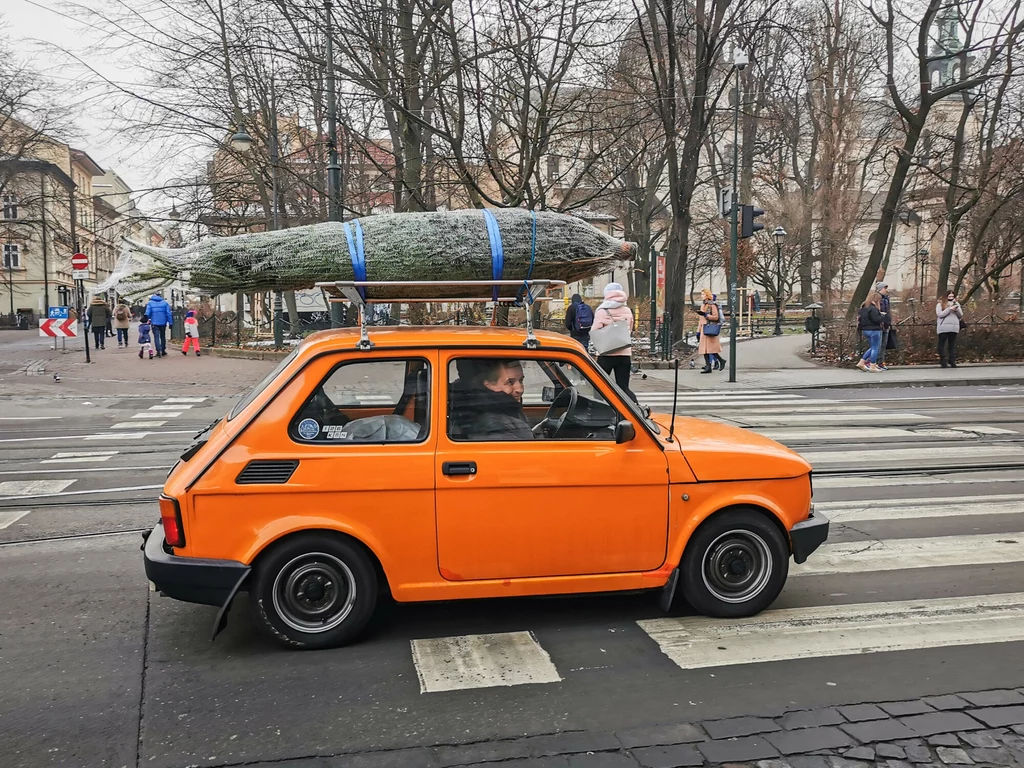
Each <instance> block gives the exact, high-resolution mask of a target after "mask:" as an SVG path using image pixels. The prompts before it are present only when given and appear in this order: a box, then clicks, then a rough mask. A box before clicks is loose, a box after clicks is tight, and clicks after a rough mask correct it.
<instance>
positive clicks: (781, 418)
mask: <svg viewBox="0 0 1024 768" xmlns="http://www.w3.org/2000/svg"><path fill="white" fill-rule="evenodd" d="M729 415H730V416H731V417H732V418H733V419H737V420H746V421H750V422H754V423H756V424H757V426H759V427H787V426H789V425H791V424H794V423H796V424H804V425H809V426H816V425H826V424H840V425H843V426H855V425H860V424H869V425H873V426H874V425H879V424H884V425H885V426H887V427H892V426H898V425H900V424H923V423H925V422H928V421H932V417H931V416H922V415H920V414H917V413H882V412H880V411H872V412H871V413H807V412H795V413H791V414H787V415H780V414H751V413H747V412H744V413H734V414H729ZM844 422H845V424H844Z"/></svg>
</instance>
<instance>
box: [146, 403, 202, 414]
mask: <svg viewBox="0 0 1024 768" xmlns="http://www.w3.org/2000/svg"><path fill="white" fill-rule="evenodd" d="M191 407H192V406H191V405H152V406H150V407H149V410H151V411H183V410H185V411H187V410H188V409H189V408H191ZM160 415H161V416H162V415H163V414H160Z"/></svg>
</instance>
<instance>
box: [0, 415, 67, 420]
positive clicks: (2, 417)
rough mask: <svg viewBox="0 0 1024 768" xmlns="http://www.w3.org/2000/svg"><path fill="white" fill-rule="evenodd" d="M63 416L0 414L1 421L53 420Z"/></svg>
mask: <svg viewBox="0 0 1024 768" xmlns="http://www.w3.org/2000/svg"><path fill="white" fill-rule="evenodd" d="M60 418H62V417H61V416H0V421H52V420H53V419H60Z"/></svg>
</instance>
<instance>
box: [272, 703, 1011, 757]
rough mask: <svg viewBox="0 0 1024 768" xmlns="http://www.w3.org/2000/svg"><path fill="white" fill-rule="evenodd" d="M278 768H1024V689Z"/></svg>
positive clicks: (390, 753)
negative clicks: (453, 767)
mask: <svg viewBox="0 0 1024 768" xmlns="http://www.w3.org/2000/svg"><path fill="white" fill-rule="evenodd" d="M252 765H255V766H267V768H269V766H271V765H272V766H275V768H277V767H279V768H445V767H446V766H465V767H466V768H483V767H484V766H493V767H494V768H498V767H499V766H500V768H684V767H685V768H697V767H698V766H719V765H720V766H730V768H741V767H743V768H872V767H874V766H877V767H878V768H938V767H940V766H941V767H942V768H955V767H956V766H966V765H977V766H1024V689H1020V690H995V691H978V692H973V693H961V694H959V695H945V696H932V697H926V698H923V699H915V700H912V701H892V702H882V703H878V704H854V705H851V706H837V707H827V708H824V709H812V710H793V711H788V712H785V713H784V714H782V715H780V716H778V717H774V718H770V717H734V718H729V719H726V720H707V721H703V722H697V723H677V724H674V725H661V726H653V727H643V728H630V729H626V730H622V731H615V732H602V731H590V732H572V733H557V734H552V735H546V736H531V737H529V738H523V739H514V740H503V741H488V742H479V743H475V744H459V745H444V746H436V747H432V748H428V747H423V748H417V749H405V750H395V751H386V752H362V753H359V754H352V755H337V756H332V757H311V758H302V759H298V760H284V761H275V762H273V763H254V764H252Z"/></svg>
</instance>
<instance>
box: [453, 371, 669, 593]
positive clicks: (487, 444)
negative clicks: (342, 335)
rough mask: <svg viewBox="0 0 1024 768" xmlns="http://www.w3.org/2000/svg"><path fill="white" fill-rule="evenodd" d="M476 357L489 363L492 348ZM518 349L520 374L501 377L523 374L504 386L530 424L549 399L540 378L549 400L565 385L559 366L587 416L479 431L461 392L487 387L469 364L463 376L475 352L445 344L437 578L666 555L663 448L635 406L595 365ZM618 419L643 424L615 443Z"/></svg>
mask: <svg viewBox="0 0 1024 768" xmlns="http://www.w3.org/2000/svg"><path fill="white" fill-rule="evenodd" d="M477 359H482V360H486V361H489V362H493V361H494V359H495V356H494V355H491V356H489V357H486V356H485V357H479V358H477ZM519 360H520V362H521V364H522V376H519V377H517V376H515V375H512V376H506V377H505V378H506V382H505V383H506V384H507V381H510V380H512V379H516V378H519V379H520V381H518V382H516V383H514V384H512V385H511V386H510V387H508V388H509V389H510V390H511V396H513V397H517V398H518V397H520V396H521V397H522V406H523V415H525V417H526V418H527V420H528V422H529V427H535V426H536V424H537V423H538V422H539V421H540V420H541V418H542V417H543V415H544V413H545V412H547V411H548V409H549V408H551V407H552V403H550V402H545V397H544V388H545V387H547V388H548V395H549V397H547V398H546V399H547V400H550V399H551V398H550V394H552V393H558V394H556V397H558V396H559V395H560V394H561V391H564V390H565V387H564V386H562V385H561V384H560V382H559V381H558V377H559V376H561V377H563V378H566V379H571V380H572V381H573V382H574V385H575V389H576V390H577V393H578V396H579V397H578V400H579V401H585V402H586V403H587V414H586V417H584V416H582V415H581V413H582V409H578V413H577V414H576V417H577V419H578V420H580V421H582V422H586V423H585V424H584V425H583V426H582V427H581V428H580V429H575V430H563V431H562V433H561V434H556V435H548V436H545V437H537V438H532V437H530V436H528V435H529V433H530V429H529V428H527V429H526V430H523V429H520V428H518V427H517V426H516V425H515V424H513V423H509V424H504V425H503V427H502V429H499V430H498V431H492V432H490V433H489V434H488V435H486V436H484V437H481V434H480V433H479V432H477V433H475V434H474V433H473V428H472V427H471V426H469V425H470V422H472V418H470V416H472V413H471V414H470V416H464V415H462V414H461V413H460V410H459V409H460V406H459V401H460V399H462V400H463V401H468V402H472V401H473V398H472V396H471V395H472V393H473V392H476V391H478V390H479V388H480V386H481V382H480V381H479V380H478V379H476V378H474V377H473V376H472V375H470V376H460V375H459V374H460V372H461V373H465V372H466V369H467V365H466V363H471V362H473V361H472V360H469V359H468V358H467V356H466V354H465V353H462V354H461V356H460V354H459V353H454V352H453V353H451V354H448V355H444V354H442V356H441V360H440V364H439V372H440V373H441V377H442V379H443V380H445V381H446V383H447V387H445V392H444V398H445V407H444V410H443V412H442V413H441V415H440V417H439V421H440V422H441V424H440V425H439V426H440V428H439V429H438V430H437V431H438V433H439V434H438V443H437V456H436V460H435V483H436V488H437V490H436V516H437V545H438V566H439V568H440V572H441V575H442V577H443V578H445V579H447V580H450V581H466V580H476V579H514V578H530V577H542V576H569V575H581V574H605V573H627V572H635V571H644V570H651V569H654V568H657V567H658V566H660V565H661V564H662V563H663V561H664V559H665V549H666V540H667V528H668V474H667V461H666V456H665V454H664V452H663V451H662V450H661V448H660V447H659V446H658V445H657V443H656V442H655V441H654V440H653V439H652V438H651V437H650V435H649V434H648V433H647V432H646V431H645V430H644V429H642V427H641V425H640V424H639V423H638V421H637V420H636V417H635V416H634V415H633V414H631V413H630V412H628V411H627V410H626V409H623V408H622V407H621V406H620V407H616V406H615V405H614V403H615V397H616V396H615V395H614V394H613V392H612V388H611V387H610V386H608V384H607V382H606V381H604V380H603V379H602V378H601V377H600V375H599V374H597V372H596V371H594V370H593V367H592V364H588V363H583V362H582V361H580V360H579V358H574V357H573V356H572V355H571V354H569V353H554V352H548V353H541V352H539V351H531V352H524V353H523V354H522V355H521V356H520V358H519ZM460 367H461V368H462V370H461V371H460V370H459V369H460ZM588 367H589V368H590V371H589V372H587V370H586V369H587V368H588ZM457 379H458V380H457ZM506 394H509V393H508V392H506ZM563 399H565V398H563ZM502 402H503V403H505V404H506V405H507V401H502ZM555 405H556V407H557V404H555ZM512 410H514V409H512ZM562 412H563V413H564V410H562ZM506 415H507V414H506ZM556 415H558V414H556ZM620 419H626V420H629V421H631V422H633V423H634V427H635V432H636V434H635V436H634V438H633V439H632V440H630V441H628V442H624V443H621V444H617V443H616V442H615V438H614V426H615V423H616V422H617V421H618V420H620ZM570 432H571V434H570Z"/></svg>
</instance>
